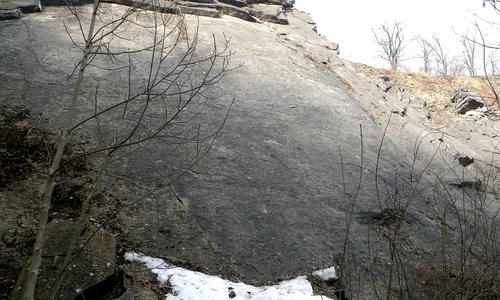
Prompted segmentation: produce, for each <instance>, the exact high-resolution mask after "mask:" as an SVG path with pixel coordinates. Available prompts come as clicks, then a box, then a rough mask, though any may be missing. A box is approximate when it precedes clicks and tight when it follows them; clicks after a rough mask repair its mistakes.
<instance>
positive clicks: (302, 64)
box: [0, 1, 498, 299]
mask: <svg viewBox="0 0 500 300" xmlns="http://www.w3.org/2000/svg"><path fill="white" fill-rule="evenodd" d="M219 2H221V1H219ZM228 2H231V3H232V4H227V3H224V5H231V10H232V12H233V13H234V14H231V13H230V14H229V15H233V16H235V17H236V18H233V17H231V16H227V14H228V13H226V12H225V10H224V9H222V12H221V10H220V9H219V8H218V7H222V6H221V5H222V4H221V3H216V1H213V2H210V1H198V2H196V3H195V2H194V1H193V2H192V3H191V2H190V4H189V5H186V7H194V8H208V7H209V5H211V4H214V3H215V4H216V5H217V7H214V8H215V9H216V10H218V11H219V12H221V17H220V18H203V17H200V18H199V19H198V18H195V17H190V16H186V17H185V22H186V25H187V27H188V28H194V27H196V26H198V25H199V28H200V30H199V32H198V36H199V40H198V42H199V44H200V47H201V49H209V45H210V42H211V41H213V36H214V35H215V37H216V39H217V40H218V41H221V40H223V39H224V37H230V38H231V49H232V50H233V51H235V54H234V55H233V57H232V64H234V66H238V65H240V64H241V66H240V67H239V68H237V69H236V70H234V71H232V72H229V73H228V74H227V76H226V77H225V78H224V80H223V81H221V82H220V83H218V85H217V86H215V87H213V89H212V90H210V91H208V93H210V95H212V94H213V95H221V94H223V92H225V93H227V94H230V95H233V94H234V95H235V96H236V101H235V103H234V104H233V107H232V109H231V113H230V115H229V118H228V119H227V121H226V126H225V127H224V129H223V132H222V135H221V136H220V137H219V138H218V139H217V141H216V142H215V144H214V145H213V147H212V151H211V152H209V153H208V154H207V156H206V157H205V158H204V160H202V161H201V163H199V164H198V165H196V166H195V167H193V168H191V169H190V170H189V171H188V172H186V173H185V174H184V176H183V177H181V178H180V179H178V180H177V181H176V182H174V187H175V192H174V190H172V191H170V193H163V194H159V193H156V194H152V195H151V196H150V197H148V198H146V199H144V200H143V201H142V202H139V203H138V204H137V205H135V206H131V207H129V208H126V209H123V210H122V211H120V213H119V215H118V217H117V221H116V222H117V223H118V224H119V225H120V226H121V228H122V232H121V233H120V239H122V240H124V241H126V242H127V243H126V245H127V247H128V248H130V249H127V250H134V251H140V252H144V253H146V254H148V255H150V256H160V257H165V258H167V259H168V260H169V261H171V262H173V263H174V264H184V265H188V266H191V267H193V268H196V269H199V270H204V271H206V272H209V273H212V274H222V275H224V276H226V277H232V278H233V279H234V278H237V279H240V280H242V281H245V282H249V283H257V284H266V283H268V282H272V281H277V280H280V279H284V278H290V277H293V276H296V275H298V274H306V273H309V272H310V271H312V270H316V269H319V268H325V267H330V266H332V265H337V264H339V263H340V261H341V260H342V255H343V251H344V243H345V240H346V236H345V234H346V230H345V226H346V222H347V220H352V223H351V228H350V249H351V250H350V252H349V253H348V254H347V255H348V256H349V258H350V259H351V264H352V266H354V269H355V270H356V271H353V272H358V273H357V275H356V274H355V275H353V278H356V279H357V282H356V284H355V287H354V288H355V289H359V290H358V291H357V292H356V293H357V295H359V298H360V299H370V298H373V290H372V288H373V285H374V284H375V285H376V286H380V287H385V285H386V277H385V276H386V275H387V271H388V269H389V267H390V265H389V262H390V253H391V252H390V250H389V245H388V243H387V235H386V233H387V230H388V228H389V227H390V226H391V225H393V224H394V220H396V219H397V218H398V216H399V214H401V207H407V211H406V215H405V218H404V220H403V222H402V232H403V236H404V238H403V239H402V240H401V247H402V248H403V249H404V250H405V251H402V253H401V255H402V256H404V257H403V258H402V259H403V260H404V261H408V262H411V261H413V260H414V259H416V258H419V259H422V260H425V259H429V260H430V259H432V258H433V257H435V256H436V254H438V253H440V251H441V244H440V241H441V236H440V228H441V223H440V222H439V220H438V219H437V218H436V217H435V216H434V215H433V214H434V213H435V211H434V210H433V209H434V208H435V206H438V205H442V204H443V203H440V202H439V203H435V202H430V201H439V199H444V200H446V199H447V195H450V194H452V195H457V196H459V197H464V196H463V191H462V190H460V189H459V188H456V186H453V188H450V190H447V191H444V190H439V189H438V190H436V191H434V190H432V187H433V186H438V185H439V182H438V181H437V179H436V177H437V176H439V178H440V179H442V180H443V181H444V182H445V183H446V184H448V182H450V183H456V184H460V181H459V180H460V178H457V177H459V176H458V175H457V174H463V172H466V173H467V177H471V178H475V177H477V176H478V174H479V173H480V170H481V169H480V168H481V163H480V162H481V161H483V162H484V161H488V159H487V157H485V153H491V151H494V150H495V149H494V146H492V145H494V144H496V140H495V137H493V136H491V135H486V136H483V135H482V134H481V133H482V132H484V131H488V132H489V130H493V131H494V130H496V129H498V128H497V127H495V126H498V125H496V123H493V121H489V122H490V123H488V124H487V125H484V124H475V123H473V122H469V123H467V122H463V123H459V124H448V125H442V124H440V125H439V126H438V125H436V123H434V122H437V121H435V119H437V118H438V117H439V115H438V116H436V118H432V119H429V118H427V117H426V116H427V114H428V113H429V111H428V110H427V108H426V105H425V100H417V101H415V102H414V103H415V105H411V103H412V101H413V100H414V99H412V97H411V95H403V94H401V89H399V90H398V91H399V92H398V91H396V90H395V92H394V93H392V92H390V90H391V87H392V86H394V85H392V86H390V87H389V88H388V85H387V84H386V83H387V82H386V81H389V79H387V80H385V78H382V80H383V84H384V85H385V86H383V88H382V90H380V89H379V87H377V83H376V82H378V83H380V78H379V79H369V78H368V79H367V78H366V77H364V76H362V75H360V74H358V73H357V72H356V68H355V67H354V66H353V65H352V64H351V63H350V62H348V61H345V60H341V59H340V58H339V57H338V56H337V53H338V45H336V44H334V43H331V42H329V41H328V40H326V39H325V38H324V37H321V36H319V35H318V34H317V33H316V32H315V31H314V30H313V29H314V22H313V21H312V20H311V18H310V17H309V16H308V15H307V14H305V13H302V12H298V11H295V10H292V11H288V12H286V13H285V16H286V20H287V23H288V24H289V25H286V26H285V25H282V24H283V23H280V22H274V23H267V22H261V23H259V22H246V21H244V20H246V18H245V17H242V16H251V17H252V18H254V17H257V15H256V13H253V14H252V13H249V12H250V11H251V9H254V8H255V7H256V6H257V2H262V1H228ZM277 4H279V3H276V5H277ZM252 5H254V6H252ZM259 5H266V4H259ZM276 5H274V4H273V5H269V7H270V8H271V9H274V6H276ZM278 8H279V7H278ZM79 9H80V13H81V15H80V16H81V20H82V22H84V24H88V22H89V12H90V11H91V7H90V6H88V5H84V6H82V7H79ZM103 9H108V13H110V14H111V13H112V12H113V13H120V12H123V11H124V10H125V8H124V7H122V6H118V5H114V4H103ZM262 9H264V8H262ZM236 12H238V13H240V12H241V13H242V15H239V14H238V13H236ZM224 14H226V15H224ZM268 15H270V14H269V13H268ZM141 16H142V15H141ZM257 18H258V17H257ZM260 19H263V18H262V17H260ZM270 21H272V20H270ZM7 22H8V23H7ZM63 22H64V24H66V27H65V26H63ZM7 25H8V26H7ZM66 29H67V30H68V31H69V32H70V33H72V34H75V36H76V34H78V33H79V30H80V27H79V26H78V24H77V23H76V20H75V19H74V18H73V16H72V15H71V14H70V13H69V12H68V11H67V9H66V8H61V7H48V8H46V10H45V11H44V12H43V13H42V14H33V15H28V16H26V17H25V18H24V19H23V20H22V21H21V20H10V21H4V22H3V23H0V35H1V36H6V37H9V39H5V40H2V41H0V43H1V48H0V51H1V52H2V55H1V56H0V57H2V61H1V62H0V63H1V72H0V82H2V85H4V86H6V87H8V88H7V89H0V101H1V103H0V104H1V105H4V106H12V105H24V106H25V107H27V108H28V109H29V110H30V112H31V115H32V117H31V121H32V122H33V124H34V126H37V127H40V128H43V129H54V128H60V127H61V124H62V123H63V120H62V119H61V116H62V115H64V113H65V112H66V110H67V103H68V99H70V98H71V92H72V84H73V83H74V82H73V81H72V79H70V81H67V78H68V75H70V74H71V73H72V72H73V69H74V66H75V64H77V63H78V62H79V60H80V56H81V53H80V52H79V50H78V49H76V48H75V47H73V43H72V41H71V40H70V39H69V38H68V37H67V35H66V32H65V30H66ZM133 29H134V27H133V26H131V27H130V28H129V29H128V30H127V33H130V34H132V32H133ZM222 33H223V34H222ZM123 34H125V33H123ZM146 37H147V36H142V35H140V36H133V38H135V39H132V37H130V39H129V40H126V41H122V43H123V44H119V45H118V47H119V49H128V48H127V47H129V46H131V45H133V44H143V45H146V44H147V43H149V41H148V40H147V39H146ZM61 49H64V50H65V51H61ZM4 58H5V59H4ZM139 58H140V60H138V61H137V62H134V64H133V68H134V70H137V71H138V74H142V75H140V76H137V77H134V79H133V80H134V81H137V82H141V81H143V80H144V78H145V76H146V75H144V74H147V67H148V66H147V63H143V61H144V62H145V61H146V59H147V56H146V55H144V56H139ZM100 63H101V62H100ZM103 66H107V67H109V68H111V67H113V68H115V67H116V66H115V65H112V64H110V62H109V61H108V62H106V61H103V62H102V65H100V67H101V68H98V69H92V70H89V71H88V73H87V76H88V81H87V83H86V84H85V85H84V86H83V87H82V92H83V98H82V103H81V104H80V105H79V107H78V111H79V113H80V114H83V115H85V114H92V113H93V111H94V108H95V106H94V104H95V103H94V91H95V90H96V82H99V90H101V91H102V93H103V95H104V97H103V98H104V99H105V100H104V101H109V102H110V103H111V101H113V99H116V98H119V97H122V95H123V94H124V93H126V92H124V91H123V90H122V89H120V88H122V87H123V86H124V85H126V83H127V78H128V75H127V70H128V68H127V69H118V70H114V71H113V72H109V71H108V70H106V68H105V67H103ZM106 103H108V102H106ZM210 105H211V107H213V108H215V109H214V110H213V111H214V114H213V115H211V114H210V113H208V114H206V115H201V116H200V118H201V119H200V124H204V125H206V126H209V127H210V126H211V128H214V127H215V128H217V126H218V125H219V123H218V122H217V121H218V120H217V115H216V114H215V112H217V111H219V112H220V110H221V109H219V108H220V107H225V106H224V105H227V102H224V98H221V99H220V100H214V102H213V103H211V104H210ZM394 112H397V113H394ZM109 122H113V121H112V120H110V121H109ZM443 122H444V121H443ZM108 125H112V124H109V123H108ZM102 128H104V126H103V127H102ZM96 131H97V129H96V128H95V127H93V128H92V127H91V128H88V129H86V130H85V131H82V132H79V133H78V134H79V136H78V137H77V138H78V140H80V139H82V140H85V139H88V138H89V137H90V138H92V139H94V140H97V139H98V138H96ZM444 132H445V133H446V134H444ZM99 137H100V138H102V136H99ZM382 140H383V144H382V145H381V141H382ZM488 151H489V152H488ZM189 153H190V152H189V151H188V150H186V149H184V148H182V147H173V148H165V147H160V146H155V147H152V148H150V149H148V150H147V151H145V150H143V151H141V150H140V149H138V150H137V151H135V152H134V153H131V154H130V155H129V156H127V160H126V161H125V162H124V163H123V165H121V166H120V167H119V168H120V169H121V171H122V174H126V175H128V176H129V182H130V184H129V186H125V184H124V186H115V187H113V186H111V187H110V189H111V188H114V190H113V192H114V193H115V194H117V195H120V196H121V197H123V199H125V200H130V201H131V200H133V199H135V198H134V196H135V195H134V194H133V193H132V192H130V191H129V189H128V188H130V186H133V184H136V185H137V186H141V187H144V188H145V187H148V186H153V185H152V184H151V182H154V180H160V179H164V177H166V175H165V174H170V173H171V169H172V166H176V163H177V162H178V161H182V160H185V159H186V156H187V154H189ZM436 153H439V155H436ZM457 153H458V154H459V155H460V156H469V157H474V158H475V161H476V162H477V163H476V162H475V163H474V164H471V165H470V166H468V167H467V169H466V171H465V170H464V167H463V166H462V165H460V163H459V162H458V161H455V160H454V158H456V157H457V156H456V154H457ZM483 166H484V165H483ZM457 182H458V183H457ZM450 186H451V185H450ZM429 191H430V192H429ZM125 200H124V201H125ZM432 205H435V206H432ZM452 225H456V224H452ZM450 226H451V225H450ZM369 230H370V231H369ZM368 231H369V232H371V234H372V235H371V236H369V237H367V235H366V233H367V232H368ZM368 239H369V240H368ZM416 267H417V266H415V268H416ZM368 272H374V276H373V277H370V276H366V274H368ZM372 278H375V279H374V280H375V283H372V282H371V280H372ZM358 279H359V280H358ZM130 294H133V293H132V292H131V293H130Z"/></svg>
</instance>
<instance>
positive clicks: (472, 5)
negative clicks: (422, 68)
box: [295, 0, 500, 71]
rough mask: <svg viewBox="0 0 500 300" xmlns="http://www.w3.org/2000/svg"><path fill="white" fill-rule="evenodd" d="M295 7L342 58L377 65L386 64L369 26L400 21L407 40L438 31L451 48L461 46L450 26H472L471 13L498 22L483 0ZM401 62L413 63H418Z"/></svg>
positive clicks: (309, 2) (336, 0) (323, 2)
mask: <svg viewBox="0 0 500 300" xmlns="http://www.w3.org/2000/svg"><path fill="white" fill-rule="evenodd" d="M295 8H297V9H299V10H302V11H305V12H308V13H309V14H311V16H312V18H313V19H314V21H315V22H316V24H317V27H318V32H319V33H320V34H322V35H325V36H326V37H327V38H328V39H329V40H330V41H332V42H335V43H338V44H340V56H341V57H343V58H346V59H348V60H351V61H354V62H362V63H366V64H369V65H372V66H377V67H388V65H387V63H386V62H385V61H383V60H381V59H380V58H377V57H378V53H377V51H378V47H379V46H376V45H375V42H374V39H373V34H372V32H371V28H372V27H374V28H377V27H379V26H380V24H381V23H382V22H384V21H386V22H388V23H392V22H393V21H394V20H396V19H397V20H399V21H401V22H403V23H404V29H405V32H406V34H405V35H406V37H407V38H408V39H410V38H411V37H412V36H415V35H417V34H421V35H423V36H428V37H430V36H431V35H432V34H433V33H437V34H439V35H440V36H441V37H442V39H443V40H446V42H447V45H448V47H449V48H450V51H451V49H457V48H459V47H460V46H459V45H458V44H454V42H455V41H457V40H458V37H457V36H456V35H455V33H454V31H453V28H455V31H457V32H462V31H465V30H467V28H472V25H471V23H472V22H473V21H474V17H473V12H474V13H476V14H478V15H479V16H481V17H483V18H487V19H488V18H489V20H492V21H497V22H499V21H500V17H499V16H498V15H496V14H494V12H493V9H492V8H491V7H490V6H486V7H484V8H483V6H482V0H455V1H450V0H448V1H443V0H418V1H409V0H377V1H374V0H343V1H342V0H296V3H295ZM497 35H499V34H498V33H497ZM415 46H417V44H416V43H415ZM407 52H411V49H409V50H408V51H407ZM408 56H411V53H408ZM403 64H408V65H412V66H413V65H417V64H420V62H418V61H416V60H413V61H407V62H404V63H403ZM414 68H416V66H415V67H414ZM413 71H417V70H415V69H413Z"/></svg>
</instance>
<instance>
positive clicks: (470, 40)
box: [460, 32, 478, 76]
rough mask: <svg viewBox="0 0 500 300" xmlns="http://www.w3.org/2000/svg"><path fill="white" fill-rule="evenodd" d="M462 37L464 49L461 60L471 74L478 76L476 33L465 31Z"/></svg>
mask: <svg viewBox="0 0 500 300" xmlns="http://www.w3.org/2000/svg"><path fill="white" fill-rule="evenodd" d="M460 36H461V39H460V44H461V45H462V46H463V50H462V51H461V53H460V61H461V63H462V64H463V65H464V66H465V68H466V69H467V71H468V72H469V75H470V76H476V75H477V71H476V63H475V62H476V59H477V58H476V55H477V50H478V49H477V45H478V43H477V40H476V35H475V34H474V33H472V34H471V33H469V32H465V33H462V34H461V35H460Z"/></svg>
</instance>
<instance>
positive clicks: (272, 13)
mask: <svg viewBox="0 0 500 300" xmlns="http://www.w3.org/2000/svg"><path fill="white" fill-rule="evenodd" d="M91 2H92V0H74V1H70V3H71V4H73V5H81V4H87V3H91ZM103 2H109V3H117V4H123V5H127V6H134V7H140V8H142V9H147V10H155V11H160V12H164V13H170V14H190V15H198V16H204V17H212V18H220V17H221V15H229V16H233V17H236V18H239V19H243V20H245V21H249V22H263V21H264V22H271V23H277V24H282V25H288V24H289V22H288V20H287V17H286V11H287V10H290V9H291V8H292V7H293V4H294V2H295V1H293V0H194V1H176V0H174V1H169V0H103ZM58 5H66V1H65V0H11V1H5V2H2V3H0V20H4V19H18V18H20V17H21V16H22V14H23V13H31V12H40V11H41V10H42V8H43V6H58Z"/></svg>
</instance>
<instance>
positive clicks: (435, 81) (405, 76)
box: [356, 63, 500, 111]
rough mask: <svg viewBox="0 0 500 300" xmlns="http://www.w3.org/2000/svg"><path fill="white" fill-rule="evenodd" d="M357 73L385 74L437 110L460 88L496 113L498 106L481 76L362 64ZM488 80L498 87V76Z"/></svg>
mask: <svg viewBox="0 0 500 300" xmlns="http://www.w3.org/2000/svg"><path fill="white" fill-rule="evenodd" d="M356 67H357V70H358V72H360V73H362V74H364V75H365V76H367V77H372V76H377V75H380V74H386V75H387V76H389V77H390V78H391V80H392V81H394V82H396V83H397V84H399V85H400V86H402V87H404V88H405V89H407V90H408V91H409V92H410V93H412V94H413V95H414V96H415V97H422V98H424V99H426V100H427V101H428V102H429V103H432V104H434V105H435V106H436V107H437V108H443V107H444V106H445V105H446V104H447V103H448V100H449V99H450V97H451V96H452V95H453V91H454V90H455V89H457V88H458V87H461V86H466V87H467V88H469V91H472V92H477V93H479V94H480V95H481V96H482V97H483V99H484V100H485V103H486V105H487V106H488V107H489V108H490V109H492V110H494V111H496V110H498V109H499V108H498V105H497V104H495V103H494V95H493V93H492V92H491V90H490V88H489V87H488V84H487V82H486V81H485V78H484V77H482V76H445V75H436V74H426V73H423V72H418V73H404V72H393V71H390V70H386V69H378V68H374V67H370V66H368V65H364V64H359V63H358V64H356ZM490 80H491V81H492V82H493V83H494V84H496V85H497V86H500V76H495V77H490Z"/></svg>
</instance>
